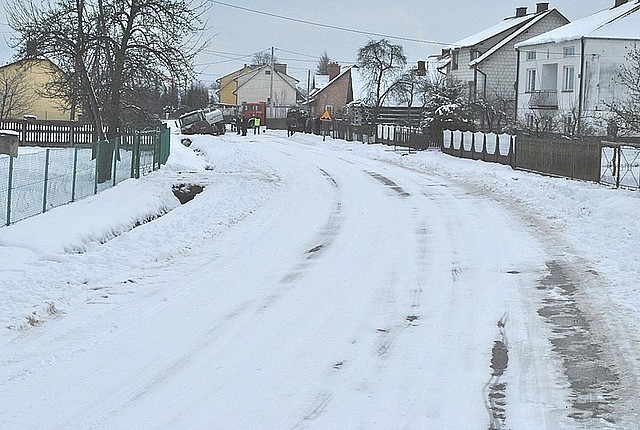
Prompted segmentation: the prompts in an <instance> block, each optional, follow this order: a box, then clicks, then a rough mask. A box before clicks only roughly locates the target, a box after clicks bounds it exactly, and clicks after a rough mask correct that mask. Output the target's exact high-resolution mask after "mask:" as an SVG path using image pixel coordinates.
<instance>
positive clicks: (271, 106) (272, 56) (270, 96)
mask: <svg viewBox="0 0 640 430" xmlns="http://www.w3.org/2000/svg"><path fill="white" fill-rule="evenodd" d="M275 72H276V61H275V49H274V47H273V46H272V47H271V75H270V76H271V85H270V86H269V115H270V116H271V117H273V74H274V73H275Z"/></svg>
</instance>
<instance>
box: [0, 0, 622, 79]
mask: <svg viewBox="0 0 640 430" xmlns="http://www.w3.org/2000/svg"><path fill="white" fill-rule="evenodd" d="M3 3H4V2H3ZM224 3H229V4H235V5H240V6H241V7H243V8H247V9H254V10H259V11H263V12H268V13H271V14H275V15H281V16H286V17H290V18H295V19H298V20H305V21H312V22H317V23H321V24H328V25H332V26H337V27H343V28H350V29H356V30H360V31H368V32H373V33H378V34H384V35H389V36H400V37H405V38H411V39H420V40H429V41H436V42H441V43H443V44H449V43H452V42H455V41H457V40H460V39H462V38H464V37H466V36H469V35H472V34H474V33H477V32H479V31H482V30H483V29H485V28H487V27H490V26H492V25H494V24H496V23H497V22H499V21H500V20H502V19H503V18H505V17H508V16H512V15H514V13H515V9H516V7H519V6H527V7H528V8H529V11H530V12H531V11H533V10H535V7H536V6H535V3H536V2H535V0H530V1H519V0H493V1H491V2H489V3H487V2H480V1H477V0H459V1H455V2H452V1H447V2H442V1H433V0H385V1H379V0H374V1H362V0H356V1H349V2H346V1H344V0H315V1H310V0H297V1H291V0H272V1H271V2H264V1H259V0H243V1H242V2H238V1H237V0H226V1H224ZM613 3H614V0H584V1H576V0H555V1H550V6H549V7H550V8H556V9H558V10H559V11H560V12H561V13H563V14H564V15H565V16H566V17H567V18H568V19H570V20H572V21H573V20H576V19H579V18H582V17H584V16H587V15H589V14H592V13H594V12H597V11H599V10H601V9H604V8H608V7H611V6H613ZM203 18H205V19H206V20H207V21H208V25H209V27H210V30H209V31H208V36H213V38H212V41H211V45H210V46H209V48H208V49H207V50H206V52H204V53H203V54H202V55H201V56H200V57H199V58H198V60H197V64H196V71H198V72H199V73H200V77H201V80H203V81H204V82H211V81H214V80H215V79H217V78H219V77H220V76H223V75H225V74H227V73H229V72H231V71H233V70H236V69H238V68H240V67H242V65H243V64H244V63H250V62H251V58H252V56H253V54H254V53H255V52H258V51H262V50H268V49H270V48H271V47H272V46H273V47H275V48H276V57H277V58H278V59H279V60H281V61H282V62H285V63H287V64H288V72H289V74H290V75H292V76H294V77H296V78H297V79H299V80H300V81H301V85H302V86H304V85H303V84H304V83H306V79H307V71H308V70H312V72H313V70H315V67H316V64H317V61H318V58H319V57H320V55H321V54H322V53H323V52H324V51H325V50H326V51H327V54H328V55H329V57H330V58H331V59H332V60H335V61H338V62H339V63H341V64H348V63H354V62H355V60H356V57H357V52H358V49H359V48H360V47H362V46H364V45H365V44H366V43H367V41H368V40H369V39H379V38H380V37H378V36H367V35H363V34H356V33H351V32H345V31H339V30H333V29H327V28H322V27H318V26H313V25H308V24H302V23H298V22H292V21H288V20H284V19H280V18H275V17H270V16H265V15H260V14H256V13H251V12H247V11H245V10H239V9H236V8H232V7H228V6H223V5H220V4H213V5H212V6H211V9H210V11H209V13H208V15H207V16H206V17H204V16H203ZM0 35H1V36H2V37H1V38H0V39H1V40H0V64H4V63H7V62H9V61H10V60H11V57H12V55H13V53H12V50H11V49H10V48H9V46H8V43H10V38H11V36H12V34H11V31H10V28H9V26H8V25H7V19H6V16H5V12H4V8H2V10H0ZM392 42H393V43H397V44H400V45H402V46H403V47H404V50H405V53H406V54H407V59H408V62H409V63H415V62H416V61H418V60H420V59H424V58H425V57H427V56H428V55H431V54H435V53H439V52H440V50H441V48H442V46H441V45H438V44H426V43H416V42H408V41H402V40H393V39H392ZM287 51H289V52H287Z"/></svg>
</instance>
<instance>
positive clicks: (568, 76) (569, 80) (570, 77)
mask: <svg viewBox="0 0 640 430" xmlns="http://www.w3.org/2000/svg"><path fill="white" fill-rule="evenodd" d="M562 75H563V78H562V91H573V88H574V85H575V79H576V69H575V67H574V66H564V72H563V74H562Z"/></svg>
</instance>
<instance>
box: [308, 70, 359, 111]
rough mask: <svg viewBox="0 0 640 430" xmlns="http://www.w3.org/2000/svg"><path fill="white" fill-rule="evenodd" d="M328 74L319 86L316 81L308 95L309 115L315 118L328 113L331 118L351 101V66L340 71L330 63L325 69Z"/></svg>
mask: <svg viewBox="0 0 640 430" xmlns="http://www.w3.org/2000/svg"><path fill="white" fill-rule="evenodd" d="M327 69H328V72H329V74H328V75H325V76H326V80H325V81H324V82H323V84H322V85H319V81H320V79H316V86H317V87H319V88H315V89H313V90H312V91H311V92H310V93H309V101H308V105H309V109H310V112H311V115H312V116H314V117H316V116H320V115H322V114H323V113H324V111H325V110H326V111H329V113H330V114H331V115H332V116H333V115H334V113H335V112H339V111H340V109H342V108H343V107H344V106H345V105H347V104H348V103H351V102H352V101H353V79H352V76H351V70H352V69H353V66H349V67H346V68H345V69H344V70H341V67H340V65H339V64H337V63H330V64H329V65H328V67H327Z"/></svg>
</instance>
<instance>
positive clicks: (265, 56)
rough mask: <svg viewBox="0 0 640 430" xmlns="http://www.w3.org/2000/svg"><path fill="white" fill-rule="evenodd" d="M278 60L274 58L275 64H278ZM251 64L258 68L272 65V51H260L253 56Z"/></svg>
mask: <svg viewBox="0 0 640 430" xmlns="http://www.w3.org/2000/svg"><path fill="white" fill-rule="evenodd" d="M277 61H278V59H277V58H276V56H275V55H274V56H273V62H274V63H276V62H277ZM251 62H252V63H253V64H255V65H257V66H264V65H266V64H271V51H270V50H267V51H260V52H256V53H255V54H253V58H252V59H251Z"/></svg>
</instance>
